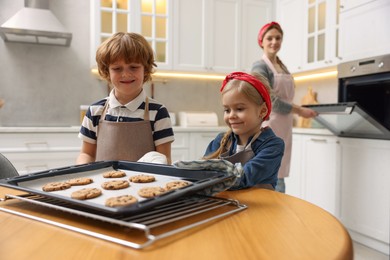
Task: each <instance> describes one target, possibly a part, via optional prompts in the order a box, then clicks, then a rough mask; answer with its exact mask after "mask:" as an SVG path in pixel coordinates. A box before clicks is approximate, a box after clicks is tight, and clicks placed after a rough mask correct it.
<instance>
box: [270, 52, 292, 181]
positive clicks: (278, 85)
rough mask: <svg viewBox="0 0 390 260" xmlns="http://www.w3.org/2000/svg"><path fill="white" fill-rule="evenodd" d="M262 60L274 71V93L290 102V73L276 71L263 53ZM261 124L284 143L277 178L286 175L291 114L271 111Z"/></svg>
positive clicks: (289, 155) (288, 163)
mask: <svg viewBox="0 0 390 260" xmlns="http://www.w3.org/2000/svg"><path fill="white" fill-rule="evenodd" d="M263 60H264V61H265V63H266V64H267V65H268V67H269V68H270V69H271V70H272V72H273V73H274V85H273V87H272V89H273V91H274V94H275V95H276V96H278V97H279V99H281V100H283V101H285V102H287V103H290V104H291V103H292V101H293V99H294V94H295V87H294V78H293V77H292V75H291V74H283V73H278V72H277V71H276V69H275V67H274V66H273V64H272V62H271V61H270V60H269V59H268V57H267V56H266V55H263ZM263 126H269V127H271V128H272V130H273V131H274V132H275V134H276V135H277V136H279V137H280V138H282V139H283V141H284V143H285V149H284V155H283V158H282V163H281V165H280V169H279V173H278V178H285V177H288V176H289V173H290V162H291V145H292V127H293V114H292V113H288V114H279V113H275V112H273V111H271V114H270V118H269V120H268V121H264V123H263Z"/></svg>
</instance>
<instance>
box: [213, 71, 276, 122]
mask: <svg viewBox="0 0 390 260" xmlns="http://www.w3.org/2000/svg"><path fill="white" fill-rule="evenodd" d="M232 79H238V80H243V81H246V82H248V83H250V84H251V85H252V86H253V87H254V88H255V89H256V90H257V91H258V92H259V94H260V96H261V97H262V98H263V100H264V102H265V105H266V106H267V108H268V112H267V114H266V115H265V117H264V119H265V120H266V119H268V117H269V114H270V113H271V108H272V104H271V97H270V95H269V93H268V90H267V88H266V87H265V86H264V84H263V83H262V82H261V81H260V80H258V79H257V78H256V77H254V76H252V75H250V74H248V73H245V72H232V73H230V74H229V75H227V76H226V78H225V79H224V81H223V82H222V87H221V89H220V91H221V92H222V90H223V89H224V88H225V86H226V84H227V83H228V82H229V81H230V80H232Z"/></svg>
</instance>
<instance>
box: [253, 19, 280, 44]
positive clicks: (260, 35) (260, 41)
mask: <svg viewBox="0 0 390 260" xmlns="http://www.w3.org/2000/svg"><path fill="white" fill-rule="evenodd" d="M271 25H277V26H279V27H280V24H278V23H277V22H270V23H267V24H266V25H264V26H263V27H261V29H260V31H259V35H258V36H257V42H258V43H259V46H260V47H261V48H263V37H264V33H265V32H266V31H267V29H268V28H269V27H270V26H271Z"/></svg>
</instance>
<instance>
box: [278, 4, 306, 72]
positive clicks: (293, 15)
mask: <svg viewBox="0 0 390 260" xmlns="http://www.w3.org/2000/svg"><path fill="white" fill-rule="evenodd" d="M304 8H305V1H302V0H283V1H280V3H279V8H278V10H279V11H278V20H277V21H278V22H279V23H280V26H281V27H282V29H283V42H282V48H281V50H280V52H279V57H280V59H281V60H282V61H283V63H284V64H285V65H286V66H287V68H288V69H289V70H290V72H291V73H294V72H300V71H302V70H303V69H304V67H303V61H304V53H305V51H304V48H303V46H304V41H305V24H306V16H305V9H304Z"/></svg>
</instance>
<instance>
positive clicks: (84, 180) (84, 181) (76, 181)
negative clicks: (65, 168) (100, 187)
mask: <svg viewBox="0 0 390 260" xmlns="http://www.w3.org/2000/svg"><path fill="white" fill-rule="evenodd" d="M92 182H93V180H92V179H91V178H83V177H81V178H74V179H70V180H68V181H67V182H66V183H69V184H70V185H71V186H77V185H87V184H90V183H92Z"/></svg>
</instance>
